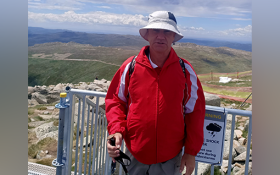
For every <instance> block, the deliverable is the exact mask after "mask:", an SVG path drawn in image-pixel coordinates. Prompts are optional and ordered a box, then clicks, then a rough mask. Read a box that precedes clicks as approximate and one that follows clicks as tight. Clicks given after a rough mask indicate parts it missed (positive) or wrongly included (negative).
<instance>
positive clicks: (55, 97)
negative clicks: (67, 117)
mask: <svg viewBox="0 0 280 175" xmlns="http://www.w3.org/2000/svg"><path fill="white" fill-rule="evenodd" d="M46 98H47V103H48V104H50V103H54V102H59V100H60V93H58V92H56V93H50V94H48V95H47V96H46Z"/></svg>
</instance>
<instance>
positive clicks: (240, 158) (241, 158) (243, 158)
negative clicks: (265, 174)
mask: <svg viewBox="0 0 280 175" xmlns="http://www.w3.org/2000/svg"><path fill="white" fill-rule="evenodd" d="M246 153H247V151H245V152H243V153H241V154H240V155H238V156H237V157H235V158H234V161H237V162H245V161H246ZM251 154H252V151H251V150H250V155H251ZM250 159H252V157H251V156H250V158H249V160H250Z"/></svg>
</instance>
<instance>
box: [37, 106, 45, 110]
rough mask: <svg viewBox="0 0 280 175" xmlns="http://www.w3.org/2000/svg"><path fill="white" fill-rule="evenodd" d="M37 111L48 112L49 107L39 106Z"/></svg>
mask: <svg viewBox="0 0 280 175" xmlns="http://www.w3.org/2000/svg"><path fill="white" fill-rule="evenodd" d="M37 109H38V110H46V109H47V107H46V106H39V107H38V108H37Z"/></svg>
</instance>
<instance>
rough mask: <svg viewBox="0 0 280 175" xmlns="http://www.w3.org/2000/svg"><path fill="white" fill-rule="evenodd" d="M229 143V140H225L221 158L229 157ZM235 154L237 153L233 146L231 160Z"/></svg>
mask: <svg viewBox="0 0 280 175" xmlns="http://www.w3.org/2000/svg"><path fill="white" fill-rule="evenodd" d="M229 144H230V141H225V142H224V154H223V159H224V160H228V159H229ZM236 156H237V153H236V151H235V149H234V148H232V162H233V160H234V158H235V157H236Z"/></svg>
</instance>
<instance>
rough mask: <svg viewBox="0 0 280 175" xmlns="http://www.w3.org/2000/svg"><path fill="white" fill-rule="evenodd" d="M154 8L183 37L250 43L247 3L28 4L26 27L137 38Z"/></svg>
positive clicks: (35, 0)
mask: <svg viewBox="0 0 280 175" xmlns="http://www.w3.org/2000/svg"><path fill="white" fill-rule="evenodd" d="M158 10H164V11H170V12H172V13H173V14H174V15H175V17H176V20H177V25H178V29H179V31H180V32H181V33H182V34H183V35H184V38H186V39H188V38H190V39H213V40H226V41H237V42H249V43H251V42H252V1H251V0H28V26H29V27H43V28H48V29H68V30H73V31H81V32H89V33H104V34H130V35H139V29H140V28H141V27H144V26H145V25H147V24H148V16H149V14H150V13H152V12H154V11H158Z"/></svg>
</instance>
